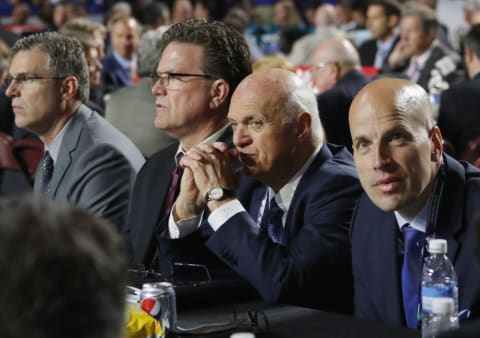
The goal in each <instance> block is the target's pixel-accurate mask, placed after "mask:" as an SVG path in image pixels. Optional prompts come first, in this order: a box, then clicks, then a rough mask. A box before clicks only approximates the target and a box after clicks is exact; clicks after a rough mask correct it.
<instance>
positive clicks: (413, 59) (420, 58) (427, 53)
mask: <svg viewBox="0 0 480 338" xmlns="http://www.w3.org/2000/svg"><path fill="white" fill-rule="evenodd" d="M436 45H437V43H436V40H435V41H434V42H433V43H432V45H431V46H430V48H429V49H427V50H426V51H425V52H424V53H423V54H421V55H418V56H412V57H411V58H410V64H409V66H408V71H407V74H410V72H411V71H412V68H413V67H414V64H415V62H417V65H418V71H421V70H422V69H423V67H424V66H425V63H426V62H427V60H428V58H429V57H430V54H432V50H433V48H435V46H436Z"/></svg>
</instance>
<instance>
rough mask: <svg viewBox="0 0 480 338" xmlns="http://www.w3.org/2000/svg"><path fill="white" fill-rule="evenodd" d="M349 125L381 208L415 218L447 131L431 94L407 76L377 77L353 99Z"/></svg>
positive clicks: (362, 171)
mask: <svg viewBox="0 0 480 338" xmlns="http://www.w3.org/2000/svg"><path fill="white" fill-rule="evenodd" d="M349 124H350V132H351V134H352V140H353V155H354V159H355V166H356V167H357V172H358V176H359V178H360V182H361V183H362V187H363V189H364V190H365V192H366V193H367V195H368V196H369V197H370V199H371V200H372V202H373V203H375V204H376V205H377V206H378V207H379V208H380V209H382V210H384V211H398V212H399V213H400V215H401V216H402V217H404V218H405V219H406V220H408V221H410V220H412V219H413V218H414V217H415V216H416V215H418V213H419V212H420V210H422V208H423V207H424V206H425V203H427V201H428V200H429V198H430V196H431V194H432V191H433V187H434V184H435V180H436V176H437V173H438V170H439V168H440V165H441V163H442V152H443V146H442V135H441V133H440V130H439V129H438V127H436V126H435V125H434V122H433V118H432V107H431V104H430V101H429V99H428V96H427V93H426V92H425V90H424V89H423V88H422V87H420V86H419V85H417V84H414V83H413V82H410V81H407V80H400V79H387V78H385V79H380V80H376V81H374V82H371V83H370V84H368V85H366V86H365V87H363V89H362V90H361V91H360V92H359V93H358V94H357V96H356V97H355V98H354V100H353V102H352V105H351V106H350V113H349Z"/></svg>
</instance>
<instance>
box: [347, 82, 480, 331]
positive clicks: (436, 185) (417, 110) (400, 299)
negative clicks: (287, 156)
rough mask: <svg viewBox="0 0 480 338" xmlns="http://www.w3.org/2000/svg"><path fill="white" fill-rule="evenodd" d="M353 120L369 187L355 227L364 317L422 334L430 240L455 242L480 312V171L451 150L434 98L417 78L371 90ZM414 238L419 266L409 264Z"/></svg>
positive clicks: (470, 302)
mask: <svg viewBox="0 0 480 338" xmlns="http://www.w3.org/2000/svg"><path fill="white" fill-rule="evenodd" d="M349 123H350V131H351V133H352V139H353V154H354V158H355V165H356V167H357V171H358V175H359V177H360V182H361V183H362V186H363V188H364V189H365V194H364V195H362V197H361V198H360V201H359V203H358V205H357V208H356V211H355V213H354V215H353V219H352V230H351V241H352V258H353V260H352V265H353V275H354V285H355V313H356V315H357V316H360V317H363V318H369V319H376V320H382V321H385V322H388V323H391V324H397V325H406V326H408V327H409V328H412V329H416V328H417V327H418V324H419V321H418V309H419V289H420V281H421V274H420V272H421V268H422V261H423V260H422V250H423V251H425V249H424V243H425V242H426V239H428V238H429V237H436V238H443V239H446V240H447V242H448V253H447V255H448V257H449V258H450V260H451V261H452V263H453V265H454V267H455V270H456V272H457V275H458V282H459V286H458V288H459V309H460V310H465V309H468V310H471V312H472V315H478V314H479V313H480V312H479V310H480V307H479V306H480V267H479V264H478V263H477V261H476V260H475V248H476V245H477V239H476V236H475V220H476V217H477V216H478V203H480V171H479V170H478V169H476V168H474V167H473V166H471V165H469V164H466V163H461V162H457V161H456V160H454V159H453V158H451V157H449V156H448V155H445V154H444V153H443V145H442V135H441V133H440V129H439V128H438V127H437V126H435V124H434V121H433V118H432V106H431V104H430V102H429V99H428V96H427V93H426V92H425V90H424V89H422V88H421V87H420V86H419V85H417V84H414V83H412V82H411V81H408V80H401V79H381V80H377V81H374V82H372V83H370V84H368V85H366V86H365V87H364V88H363V89H362V90H361V91H360V92H359V93H358V95H357V96H356V97H355V99H354V100H353V102H352V106H351V108H350V116H349ZM411 233H414V234H415V236H416V237H415V238H416V239H417V240H416V243H417V245H416V246H415V249H413V250H415V251H416V252H417V255H418V258H419V259H417V260H416V261H415V260H414V261H413V262H412V261H410V260H405V262H408V264H407V263H406V264H402V261H403V260H404V258H408V257H409V256H405V255H404V252H405V251H406V250H404V249H403V248H404V242H407V240H408V238H409V237H408V236H407V235H409V234H411ZM404 237H405V239H404ZM410 263H411V264H410Z"/></svg>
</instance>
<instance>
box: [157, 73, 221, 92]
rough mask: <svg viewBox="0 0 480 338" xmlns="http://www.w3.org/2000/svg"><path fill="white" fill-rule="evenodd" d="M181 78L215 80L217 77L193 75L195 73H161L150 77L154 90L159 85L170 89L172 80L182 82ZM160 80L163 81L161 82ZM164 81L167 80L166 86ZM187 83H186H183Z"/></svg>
mask: <svg viewBox="0 0 480 338" xmlns="http://www.w3.org/2000/svg"><path fill="white" fill-rule="evenodd" d="M180 77H197V78H203V79H207V80H215V79H216V77H215V76H212V75H208V74H193V73H175V72H161V73H153V74H152V75H150V80H151V81H152V83H151V86H152V88H153V87H155V86H156V85H157V83H160V85H161V86H162V87H164V88H167V89H168V85H169V84H170V81H171V80H172V79H177V80H180V81H181V79H180ZM160 79H162V81H161V82H160ZM164 79H166V84H164V83H163V82H164ZM182 82H185V81H182Z"/></svg>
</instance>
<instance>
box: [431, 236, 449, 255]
mask: <svg viewBox="0 0 480 338" xmlns="http://www.w3.org/2000/svg"><path fill="white" fill-rule="evenodd" d="M428 252H429V253H431V254H446V253H447V240H445V239H431V240H430V241H429V242H428Z"/></svg>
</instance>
